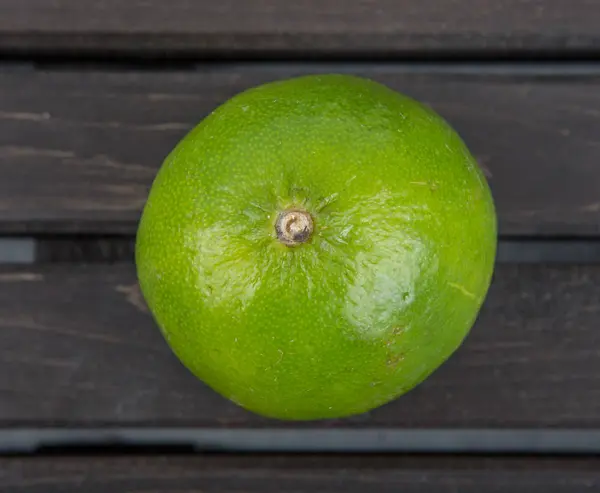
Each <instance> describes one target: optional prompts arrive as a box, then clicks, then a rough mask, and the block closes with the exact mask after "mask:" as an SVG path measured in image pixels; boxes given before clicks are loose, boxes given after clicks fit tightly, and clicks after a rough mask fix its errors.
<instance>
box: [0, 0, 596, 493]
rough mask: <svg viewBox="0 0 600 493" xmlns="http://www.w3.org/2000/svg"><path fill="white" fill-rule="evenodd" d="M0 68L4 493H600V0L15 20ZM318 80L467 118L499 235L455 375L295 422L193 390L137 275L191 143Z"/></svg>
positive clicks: (208, 7)
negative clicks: (270, 94)
mask: <svg viewBox="0 0 600 493" xmlns="http://www.w3.org/2000/svg"><path fill="white" fill-rule="evenodd" d="M0 55H1V56H2V59H1V65H0V234H1V235H2V238H0V262H1V263H2V265H1V266H0V452H1V453H2V454H3V455H2V457H1V458H0V492H10V493H59V492H60V493H66V492H79V491H81V492H86V493H125V492H128V493H134V492H135V493H142V492H143V493H168V492H169V493H171V492H186V493H192V492H195V493H199V492H234V491H235V492H239V491H247V492H262V491H290V492H296V493H300V492H333V491H343V492H346V491H347V492H352V493H354V492H356V493H358V492H369V491H381V492H388V491H389V492H392V491H402V492H442V493H445V492H448V493H449V492H460V493H465V492H467V493H468V492H474V493H480V492H486V493H487V492H492V493H493V492H510V493H520V492H528V493H529V492H534V493H535V492H540V493H542V492H543V493H548V492H552V493H558V492H561V493H562V492H572V491H573V492H575V491H600V459H599V458H598V454H599V453H600V242H599V236H600V63H599V62H598V61H597V60H598V56H599V55H600V2H598V1H596V0H571V1H567V0H530V1H526V0H494V1H492V0H452V1H449V0H418V1H416V0H362V1H358V0H356V1H350V0H348V1H346V2H344V1H342V0H306V1H302V0H297V1H292V0H220V1H210V0H196V1H193V0H170V1H157V0H128V1H123V0H95V1H92V0H53V1H50V0H0ZM316 72H344V73H353V74H358V75H364V76H368V77H371V78H373V79H376V80H379V81H381V82H384V83H386V84H388V85H389V86H391V87H393V88H395V89H398V90H400V91H402V92H406V93H408V94H410V95H412V96H414V97H416V98H418V99H421V100H423V101H425V102H427V103H429V104H431V105H432V106H433V107H434V108H435V109H436V110H437V111H439V112H440V113H441V114H442V115H444V116H445V117H446V118H447V119H448V120H449V121H450V122H451V123H452V124H453V125H454V126H455V127H456V128H457V129H458V130H459V132H460V133H461V134H462V135H463V137H464V138H465V140H466V141H467V143H468V145H469V146H470V147H471V148H472V150H473V151H474V153H475V155H476V157H477V159H478V160H479V162H480V163H481V164H482V166H483V167H484V168H485V169H486V170H487V173H488V176H489V179H490V183H491V186H492V189H493V192H494V196H495V198H496V201H497V207H498V213H499V226H500V236H501V237H500V247H499V253H498V265H497V269H496V274H495V277H494V281H493V285H492V288H491V290H490V293H489V297H488V299H487V301H486V303H485V306H484V308H483V310H482V313H481V316H480V317H479V320H478V322H477V324H476V326H475V328H474V329H473V331H472V333H471V335H470V337H469V338H468V340H467V341H466V343H465V344H464V346H463V347H462V348H461V349H460V350H459V351H458V352H457V353H456V354H455V355H454V356H453V357H452V358H451V359H450V361H448V362H447V364H445V365H444V366H443V368H442V369H440V370H439V371H438V372H436V373H435V374H434V375H433V376H432V377H431V378H430V379H429V380H427V381H426V382H425V383H423V384H422V385H421V386H419V387H418V388H417V389H415V390H414V391H412V392H411V393H409V394H408V395H407V396H405V397H403V398H401V399H398V400H397V401H396V402H393V403H391V404H389V405H387V406H385V407H383V408H381V409H378V410H376V411H373V412H371V413H368V414H366V415H363V416H359V417H355V418H351V419H346V420H337V421H331V422H326V423H303V424H300V425H298V424H289V423H288V424H286V423H280V422H276V421H270V420H267V419H263V418H260V417H258V416H255V415H252V414H250V413H247V412H245V411H243V410H241V409H240V408H238V407H236V406H235V405H233V404H231V403H229V402H227V401H225V400H224V399H222V398H221V397H219V396H217V395H216V394H214V393H213V392H212V391H210V390H208V389H207V388H206V387H203V386H202V385H201V384H199V383H198V382H197V381H196V380H195V379H194V378H193V377H192V376H191V375H190V374H189V373H188V372H187V371H186V370H184V369H183V367H182V366H181V365H180V364H179V363H178V361H176V359H175V358H174V356H173V355H172V354H171V353H170V351H169V349H168V347H167V346H166V344H165V343H164V341H163V339H162V337H161V335H160V334H159V332H158V330H157V329H156V327H155V324H154V323H153V321H152V319H151V317H150V316H149V314H148V312H147V309H146V307H145V305H144V303H143V300H142V298H141V296H140V293H139V290H138V288H137V284H136V277H135V271H134V267H133V263H132V255H133V237H134V234H135V230H136V224H137V220H138V218H139V214H140V210H141V208H142V206H143V204H144V201H145V199H146V196H147V192H148V187H149V185H150V183H151V181H152V179H153V177H154V175H155V173H156V170H157V169H158V166H159V165H160V164H161V161H162V158H163V157H164V156H165V154H166V153H167V152H168V151H169V150H170V149H171V147H172V146H173V145H174V144H175V143H176V142H177V141H178V140H179V139H180V138H181V136H182V135H183V134H184V133H185V132H186V131H187V130H188V129H190V128H191V126H192V125H194V124H195V123H197V122H198V121H199V120H200V119H201V118H202V117H203V116H204V115H206V114H207V113H209V112H210V111H211V110H212V109H213V108H214V107H215V106H217V105H218V104H220V103H221V102H223V101H224V100H225V99H227V98H228V97H229V96H231V95H233V94H235V93H236V92H238V91H240V90H242V89H245V88H248V87H250V86H253V85H256V84H259V83H262V82H266V81H270V80H274V79H281V78H286V77H290V76H292V75H300V74H306V73H316Z"/></svg>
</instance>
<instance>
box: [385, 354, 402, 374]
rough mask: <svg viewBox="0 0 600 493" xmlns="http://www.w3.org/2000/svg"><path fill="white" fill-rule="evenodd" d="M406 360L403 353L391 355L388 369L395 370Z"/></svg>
mask: <svg viewBox="0 0 600 493" xmlns="http://www.w3.org/2000/svg"><path fill="white" fill-rule="evenodd" d="M403 360H404V354H402V353H396V354H393V353H389V354H388V359H387V361H386V365H387V367H388V368H390V369H392V370H395V369H396V368H397V367H398V365H399V364H400V363H401V362H402V361H403Z"/></svg>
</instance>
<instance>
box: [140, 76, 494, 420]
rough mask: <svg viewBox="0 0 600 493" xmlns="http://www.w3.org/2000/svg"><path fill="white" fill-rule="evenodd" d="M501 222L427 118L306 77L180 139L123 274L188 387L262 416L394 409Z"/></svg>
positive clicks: (445, 128) (436, 358) (453, 330)
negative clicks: (197, 383)
mask: <svg viewBox="0 0 600 493" xmlns="http://www.w3.org/2000/svg"><path fill="white" fill-rule="evenodd" d="M496 227H497V226H496V214H495V209H494V203H493V198H492V195H491V192H490V189H489V187H488V184H487V182H486V179H485V177H484V175H483V174H482V172H481V170H480V168H479V167H478V166H477V163H476V162H475V160H474V158H473V157H472V155H471V154H470V152H469V150H468V149H467V147H466V146H465V144H464V143H463V141H462V140H461V138H460V137H459V136H458V134H457V133H456V132H455V131H454V130H453V129H452V128H451V127H450V125H449V124H448V123H446V121H445V120H444V119H442V118H441V117H440V116H438V115H437V114H436V113H435V112H434V111H432V110H431V109H429V108H427V107H426V106H424V105H422V104H421V103H419V102H416V101H415V100H413V99H411V98H409V97H406V96H404V95H401V94H399V93H397V92H395V91H393V90H391V89H389V88H387V87H385V86H384V85H381V84H379V83H376V82H374V81H371V80H367V79H363V78H359V77H354V76H347V75H335V74H332V75H322V76H305V77H298V78H293V79H290V80H286V81H278V82H272V83H268V84H265V85H262V86H259V87H255V88H252V89H249V90H247V91H245V92H242V93H240V94H238V95H236V96H234V97H233V98H232V99H230V100H229V101H227V102H226V103H225V104H223V105H222V106H220V107H219V108H217V109H216V110H215V111H214V112H213V113H211V114H210V115H209V116H208V117H207V118H205V119H204V120H203V121H202V122H200V123H199V125H198V126H196V127H195V128H194V129H193V130H191V132H190V133H189V134H187V135H186V136H185V137H184V138H183V140H182V141H181V142H180V143H179V144H178V145H177V146H176V147H175V149H174V150H173V151H172V152H171V153H170V155H169V156H168V157H167V158H166V160H165V162H164V164H163V165H162V167H161V169H160V171H159V172H158V175H157V176H156V179H155V181H154V183H153V185H152V188H151V190H150V194H149V197H148V200H147V203H146V206H145V208H144V212H143V215H142V218H141V222H140V225H139V230H138V236H137V245H136V263H137V269H138V277H139V281H140V286H141V290H142V293H143V295H144V298H145V299H146V301H147V304H148V306H149V308H150V310H151V312H152V314H153V316H154V318H155V320H156V322H157V324H158V326H159V327H160V328H161V330H162V333H163V335H164V337H165V338H166V341H167V342H168V344H169V345H170V347H171V348H172V350H173V351H174V353H175V354H176V355H177V357H178V358H179V359H180V360H181V362H182V363H183V364H184V365H185V366H186V367H187V368H188V369H189V370H190V371H191V372H192V373H193V374H194V375H196V376H197V377H198V378H199V379H201V380H202V381H204V382H205V383H206V384H207V385H208V386H210V387H211V388H212V389H214V390H215V391H217V392H218V393H220V394H222V395H223V396H225V397H227V398H228V399H230V400H232V401H233V402H235V403H237V404H238V405H240V406H242V407H244V408H245V409H247V410H250V411H253V412H255V413H257V414H260V415H264V416H268V417H274V418H279V419H288V420H308V419H326V418H334V417H344V416H350V415H354V414H359V413H363V412H365V411H368V410H371V409H373V408H376V407H378V406H381V405H383V404H385V403H387V402H389V401H391V400H393V399H395V398H397V397H399V396H400V395H402V394H404V393H406V392H407V391H409V390H410V389H412V388H413V387H415V386H416V385H417V384H419V383H420V382H422V381H423V380H424V379H426V378H427V377H428V376H429V375H430V374H431V373H432V372H433V371H434V370H436V369H437V368H438V367H439V366H440V365H441V364H442V363H443V362H444V361H445V360H447V359H448V358H449V356H450V355H451V354H452V353H453V352H454V351H455V350H456V349H457V348H458V347H459V346H460V345H461V343H462V341H463V340H464V338H465V337H466V335H467V334H468V332H469V331H470V329H471V327H472V325H473V324H474V321H475V319H476V317H477V314H478V312H479V310H480V307H481V305H482V303H483V300H484V298H485V296H486V293H487V290H488V288H489V284H490V280H491V276H492V273H493V266H494V259H495V253H496V241H497V239H496Z"/></svg>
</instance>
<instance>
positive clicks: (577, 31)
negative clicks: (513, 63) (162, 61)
mask: <svg viewBox="0 0 600 493" xmlns="http://www.w3.org/2000/svg"><path fill="white" fill-rule="evenodd" d="M599 21H600V5H598V3H597V2H595V1H593V0H571V1H569V2H565V1H564V0H534V1H525V0H461V1H460V2H446V1H444V0H418V1H417V0H405V1H402V2H398V1H396V0H366V1H361V2H344V1H343V0H305V1H302V2H289V1H287V0H262V1H261V2H247V1H246V0H222V1H219V2H215V1H210V0H203V1H189V0H173V1H171V2H168V3H165V2H161V1H158V0H129V1H127V2H121V1H120V0H96V1H92V0H55V1H53V2H48V1H46V0H3V1H2V2H0V50H2V51H4V52H21V53H23V52H25V53H31V52H46V53H47V52H50V53H57V52H59V53H67V54H81V53H90V52H91V53H95V54H100V55H105V54H107V53H111V54H114V53H126V54H131V53H140V52H141V53H145V54H148V53H151V54H155V55H158V56H173V55H176V54H186V55H192V54H201V55H214V54H225V55H227V56H236V55H238V56H239V55H245V54H252V53H253V54H255V55H256V56H260V55H265V54H266V55H272V54H278V55H281V54H286V55H288V56H289V55H296V56H307V55H311V56H314V55H315V54H325V55H331V54H338V55H340V54H341V55H347V54H351V55H372V54H381V55H383V56H385V55H398V54H414V53H415V52H424V53H426V54H427V55H428V56H430V55H431V54H432V53H442V54H447V55H450V56H455V55H456V54H457V52H459V54H460V53H461V52H470V53H472V52H476V53H484V54H485V53H488V54H489V55H496V54H498V53H500V54H507V53H508V54H511V53H515V52H516V53H523V54H525V55H529V54H531V53H532V52H533V51H535V53H536V54H544V53H545V54H552V55H553V56H556V54H557V52H558V53H563V54H564V53H567V54H568V53H571V54H575V55H578V54H581V53H582V52H583V53H590V52H596V51H597V50H598V48H599V47H600V32H599V31H598V22H599Z"/></svg>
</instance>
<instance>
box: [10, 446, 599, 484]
mask: <svg viewBox="0 0 600 493" xmlns="http://www.w3.org/2000/svg"><path fill="white" fill-rule="evenodd" d="M599 469H600V460H598V459H597V458H577V459H569V458H563V459H540V458H535V457H528V458H505V457H447V456H433V457H427V456H421V457H415V456H322V455H321V456H319V455H317V456H302V455H300V456H281V455H278V456H271V455H266V456H261V455H259V456H250V455H242V456H235V455H233V456H210V455H204V456H177V455H175V456H143V455H142V456H120V457H119V456H117V457H102V456H99V457H73V456H66V457H36V458H4V459H0V477H1V478H2V484H1V485H0V492H7V493H9V492H10V493H71V492H73V493H75V492H80V491H85V492H86V493H149V492H152V493H170V492H175V491H177V492H186V493H200V492H202V493H205V492H215V493H216V492H219V493H221V492H233V491H244V492H247V493H254V492H256V493H259V492H260V493H264V492H268V491H273V492H275V491H291V492H294V493H304V492H306V493H309V492H311V493H312V492H315V493H325V492H333V491H344V492H349V493H359V492H367V491H380V492H382V493H388V492H389V493H391V492H397V491H402V492H403V493H413V492H414V493H417V492H418V493H427V492H431V493H433V492H435V493H445V492H447V493H450V492H457V491H460V492H461V493H480V492H482V491H485V492H486V493H487V492H489V493H571V492H574V491H586V492H587V491H600V477H599V474H598V470H599Z"/></svg>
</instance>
